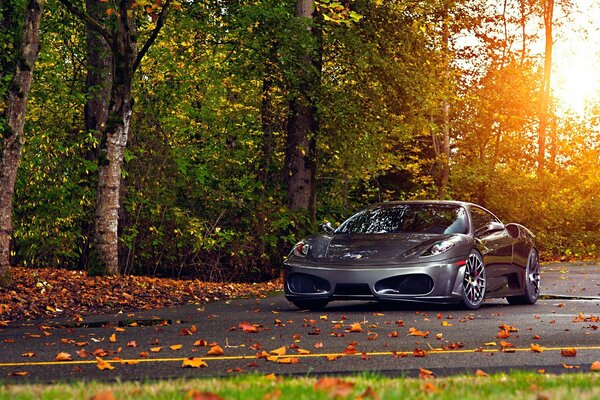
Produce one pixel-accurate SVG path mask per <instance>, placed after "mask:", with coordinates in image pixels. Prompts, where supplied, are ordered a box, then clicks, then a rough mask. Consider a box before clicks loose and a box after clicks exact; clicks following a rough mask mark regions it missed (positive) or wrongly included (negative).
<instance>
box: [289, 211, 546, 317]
mask: <svg viewBox="0 0 600 400" xmlns="http://www.w3.org/2000/svg"><path fill="white" fill-rule="evenodd" d="M322 228H323V230H324V233H323V234H320V235H315V236H312V237H309V238H307V239H304V240H302V241H300V242H299V243H297V244H296V245H295V246H294V248H293V249H292V251H291V253H290V255H289V257H288V259H287V260H286V261H285V263H284V265H285V273H284V290H285V296H286V298H287V299H288V300H289V301H291V302H292V303H294V304H295V305H296V306H298V307H299V308H302V309H319V308H323V307H325V306H326V305H327V304H328V303H329V302H331V301H334V300H398V301H417V302H437V303H462V304H463V305H464V306H465V307H467V308H468V309H477V308H479V307H480V306H481V304H482V302H483V299H484V298H487V297H505V298H506V299H507V300H508V302H509V303H511V304H534V303H535V302H536V301H537V299H538V297H539V291H540V265H539V256H538V250H537V247H536V244H535V240H534V235H533V234H532V233H531V232H530V231H529V230H528V229H527V228H525V227H524V226H522V225H519V224H514V223H513V224H506V225H505V224H503V223H502V222H501V221H500V220H499V219H498V218H497V217H496V216H495V215H494V214H492V213H491V212H490V211H488V210H486V209H485V208H483V207H480V206H478V205H476V204H472V203H466V202H455V201H407V202H389V203H381V204H376V205H373V206H370V207H367V208H365V209H364V210H362V211H360V212H358V213H356V214H354V215H353V216H351V217H350V218H348V219H347V220H346V221H345V222H343V223H342V224H341V225H340V226H339V227H338V228H337V229H333V228H332V227H331V225H329V224H325V225H323V226H322Z"/></svg>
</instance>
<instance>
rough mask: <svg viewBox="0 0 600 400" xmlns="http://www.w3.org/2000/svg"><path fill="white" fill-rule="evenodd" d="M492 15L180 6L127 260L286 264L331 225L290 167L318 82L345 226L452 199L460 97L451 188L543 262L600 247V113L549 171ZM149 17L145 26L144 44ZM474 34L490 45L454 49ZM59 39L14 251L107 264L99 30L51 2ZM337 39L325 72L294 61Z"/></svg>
mask: <svg viewBox="0 0 600 400" xmlns="http://www.w3.org/2000/svg"><path fill="white" fill-rule="evenodd" d="M3 4H5V3H3ZM483 6H484V4H483V3H482V2H479V1H476V0H473V1H467V2H455V1H422V2H385V1H372V0H359V1H356V2H351V3H346V2H337V1H331V0H321V1H319V2H317V3H316V7H317V10H318V11H319V12H320V14H321V16H322V18H315V19H314V20H313V21H308V20H300V19H298V18H296V17H295V7H296V4H295V2H294V1H289V0H276V1H269V2H265V1H262V0H247V1H230V2H225V3H224V2H222V1H220V0H207V1H204V2H189V3H183V4H181V5H180V7H179V6H178V8H180V10H172V15H171V17H170V20H169V22H168V24H167V25H166V26H165V28H164V30H163V31H162V32H161V35H160V37H159V40H157V42H156V43H155V45H153V46H152V47H151V49H150V51H149V53H148V54H147V56H146V58H145V59H144V60H143V62H142V64H141V65H140V69H139V71H138V73H139V74H138V75H137V78H138V79H137V81H136V83H135V85H136V86H135V88H134V93H135V108H134V113H133V119H132V124H131V129H132V131H131V136H130V143H129V144H128V149H127V151H126V153H125V166H124V169H123V174H122V176H123V180H124V185H123V190H122V193H121V199H122V207H121V209H120V226H119V233H120V238H121V245H122V246H121V249H120V257H121V265H122V271H123V272H125V273H135V274H152V275H170V276H191V275H193V276H197V277H203V278H209V279H214V280H232V279H236V280H248V279H264V278H271V277H273V276H277V275H279V273H280V268H281V264H282V260H283V258H284V257H285V255H286V254H287V252H288V251H289V248H290V246H291V244H292V243H294V241H296V240H297V239H298V238H299V237H301V236H304V235H305V234H308V233H312V232H314V231H315V230H316V229H315V228H316V227H314V226H311V223H310V216H309V215H305V214H302V213H300V212H294V213H292V212H290V211H289V210H288V209H287V208H286V207H285V204H286V196H285V191H286V188H285V179H284V176H283V171H285V168H284V167H285V166H284V153H285V150H286V149H285V143H286V129H287V123H288V114H289V109H288V104H289V100H290V99H291V98H294V97H295V96H297V95H298V94H299V93H300V92H302V91H303V90H305V88H306V87H307V85H305V83H306V80H309V79H310V80H316V81H317V82H315V81H313V82H312V83H315V84H314V85H308V86H309V87H314V88H316V89H315V90H311V92H310V93H302V94H303V95H306V97H307V98H310V99H312V100H314V101H315V103H316V106H317V111H318V121H319V129H318V131H317V132H316V133H315V139H316V143H317V149H316V150H317V151H316V157H317V159H316V161H317V164H318V175H317V208H318V210H317V212H318V216H317V220H329V221H331V222H333V223H334V224H335V223H339V222H342V220H343V219H344V218H345V217H347V216H348V215H349V213H351V212H352V211H354V210H356V209H358V208H359V207H362V206H363V205H364V204H365V203H371V202H375V201H384V200H394V199H411V198H431V197H434V196H436V194H437V193H438V187H437V183H438V182H439V176H440V172H441V168H440V165H441V163H440V156H439V148H438V147H439V141H440V139H441V136H442V133H443V127H444V115H443V109H442V104H443V103H447V104H449V105H450V110H451V114H450V122H449V128H450V132H451V138H450V139H451V157H450V161H451V179H450V183H449V188H448V189H449V190H448V191H449V193H450V196H451V197H452V198H455V199H460V200H470V201H474V202H478V203H481V204H482V205H484V206H488V207H489V208H490V209H491V210H493V211H495V212H496V213H497V214H498V216H500V217H501V218H502V219H503V220H504V221H511V222H520V223H522V224H524V225H526V226H527V227H529V228H530V229H531V230H533V231H534V233H535V234H536V235H537V237H538V239H539V242H540V244H541V245H542V256H549V255H552V256H556V257H559V256H572V257H589V256H591V255H596V254H597V253H598V246H599V245H600V237H599V236H598V232H600V229H599V228H600V226H598V221H599V220H600V218H598V217H597V216H598V215H600V210H599V209H598V205H597V204H598V202H597V195H598V193H600V181H599V178H598V177H599V176H600V173H599V172H600V165H598V160H599V154H598V151H599V149H598V143H599V142H600V139H599V138H598V134H597V126H598V123H599V120H600V111H599V110H591V114H590V115H591V117H590V118H588V119H587V120H586V121H585V122H582V121H581V120H578V119H577V118H566V117H563V118H561V119H557V121H556V124H555V128H556V132H557V134H556V139H555V140H554V141H553V142H552V143H551V144H550V146H549V147H550V148H551V149H555V150H556V155H555V156H554V159H553V162H550V163H549V164H550V165H551V167H550V168H549V169H548V171H546V172H545V173H544V174H542V175H538V174H537V172H536V166H537V165H536V154H537V149H536V132H537V120H538V116H537V113H538V111H537V102H538V95H539V76H540V63H539V60H536V59H534V58H532V57H528V56H523V55H522V54H521V53H520V52H516V51H513V50H512V49H510V48H509V46H508V44H507V42H503V40H502V34H503V29H502V21H501V18H500V16H498V15H496V14H494V13H497V11H498V10H490V9H485V8H484V7H483ZM2 10H4V9H2ZM151 26H152V24H149V23H148V24H141V25H140V35H147V34H148V30H149V29H150V28H151ZM308 28H311V29H317V30H318V31H319V35H313V34H310V32H309V30H308ZM2 32H3V33H1V35H4V34H5V33H7V32H9V31H6V30H3V31H2ZM10 32H12V31H10ZM465 32H471V33H473V35H475V36H476V37H477V38H478V39H479V40H480V43H481V46H479V47H477V46H473V48H470V47H468V46H466V47H460V46H459V45H458V44H456V43H454V41H453V40H454V39H453V38H454V37H455V36H453V35H458V34H459V33H461V34H464V33H465ZM446 33H447V34H449V35H450V36H451V38H450V39H449V40H448V43H446V42H445V40H444V35H445V34H446ZM11 34H12V33H11ZM2 38H3V39H4V36H2ZM515 40H516V39H515ZM528 40H529V39H528ZM316 41H322V46H321V43H316ZM43 42H44V43H43V47H42V48H43V51H42V53H41V54H40V59H39V63H38V65H37V66H36V71H35V73H36V76H35V81H34V90H33V93H32V99H31V105H30V109H29V115H30V118H29V120H28V125H27V140H28V144H27V145H26V147H25V151H24V154H23V162H22V164H21V168H20V171H19V178H18V182H17V191H16V193H17V195H16V201H15V210H14V215H15V219H14V220H15V235H14V236H15V243H16V247H15V249H16V253H17V254H16V258H17V260H18V261H19V263H21V264H24V265H44V266H45V265H62V266H65V265H66V266H72V267H81V266H83V265H84V264H85V263H86V261H88V263H89V261H90V260H92V261H93V259H94V255H93V254H90V253H89V251H88V247H89V237H90V233H91V229H92V227H91V225H92V221H93V216H94V205H95V192H96V178H95V174H96V172H97V164H96V163H94V162H91V161H89V160H90V159H93V157H90V154H95V153H96V151H97V149H98V147H99V146H100V143H98V141H97V139H95V137H94V135H92V134H91V133H89V132H85V129H84V123H83V104H84V102H85V95H84V93H86V87H85V72H86V71H85V55H86V49H85V28H84V27H83V26H82V25H81V23H80V22H77V21H76V20H74V19H73V18H72V17H71V16H70V15H68V13H66V12H65V11H64V10H63V9H62V8H61V7H58V6H57V5H56V4H54V3H52V2H51V3H49V4H48V8H47V11H46V15H45V22H44V26H43ZM3 43H4V40H3ZM321 48H322V52H321V53H320V54H317V56H319V57H317V58H318V59H319V60H321V63H322V65H320V66H319V65H316V66H313V67H312V68H309V69H306V70H304V71H302V72H300V73H299V72H297V71H298V70H299V66H300V65H305V64H306V63H305V57H306V56H307V54H308V55H310V53H308V52H311V51H321V50H315V49H321ZM0 54H1V55H0V57H5V55H6V54H8V53H4V52H1V53H0ZM2 60H4V58H2ZM2 62H4V61H2ZM7 76H8V75H3V76H2V82H5V81H6V79H7V78H6V77H7ZM0 84H1V83H0ZM548 157H549V158H550V157H551V156H550V155H548ZM507 199H508V200H507ZM92 264H93V262H92Z"/></svg>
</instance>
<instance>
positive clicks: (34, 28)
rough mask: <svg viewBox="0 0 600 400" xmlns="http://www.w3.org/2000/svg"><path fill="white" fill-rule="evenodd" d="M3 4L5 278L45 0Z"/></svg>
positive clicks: (1, 256)
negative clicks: (16, 183) (18, 175)
mask: <svg viewBox="0 0 600 400" xmlns="http://www.w3.org/2000/svg"><path fill="white" fill-rule="evenodd" d="M0 4H1V5H0V11H1V13H2V14H1V16H0V18H2V19H1V20H0V24H1V25H0V39H2V43H1V45H2V56H0V59H1V62H2V71H1V72H0V74H1V75H0V78H1V79H0V80H1V81H2V82H8V84H7V85H6V86H5V85H4V83H0V89H1V96H2V97H1V100H0V107H1V109H0V131H1V132H2V138H1V141H0V151H1V152H2V156H1V158H0V277H5V276H6V274H7V270H8V267H9V265H10V240H11V234H12V218H11V214H12V205H13V195H14V187H15V179H16V176H17V169H18V167H19V161H20V159H21V153H22V151H23V145H24V144H25V135H24V127H25V115H26V111H27V100H28V97H29V92H30V89H31V81H32V78H33V68H34V65H35V61H36V59H37V56H38V52H39V48H40V34H39V28H40V21H41V18H42V9H43V6H44V0H29V1H27V2H23V1H18V0H15V1H12V0H9V1H3V2H2V3H0Z"/></svg>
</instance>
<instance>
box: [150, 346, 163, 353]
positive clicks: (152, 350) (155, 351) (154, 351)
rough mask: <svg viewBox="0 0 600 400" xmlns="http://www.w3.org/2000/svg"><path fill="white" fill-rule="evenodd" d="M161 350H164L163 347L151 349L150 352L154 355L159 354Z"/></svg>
mask: <svg viewBox="0 0 600 400" xmlns="http://www.w3.org/2000/svg"><path fill="white" fill-rule="evenodd" d="M161 350H162V347H151V348H150V351H151V352H153V353H158V352H159V351H161Z"/></svg>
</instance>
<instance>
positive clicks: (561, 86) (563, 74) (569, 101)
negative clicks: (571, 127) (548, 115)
mask: <svg viewBox="0 0 600 400" xmlns="http://www.w3.org/2000/svg"><path fill="white" fill-rule="evenodd" d="M599 75H600V66H599V65H598V64H597V63H596V62H595V60H592V59H591V58H590V57H587V59H586V57H584V56H581V57H573V58H571V59H569V60H568V61H566V62H565V63H561V64H559V65H557V66H556V81H555V82H556V85H555V87H554V96H555V97H556V99H557V101H558V107H559V108H562V109H565V110H566V111H572V112H575V113H577V114H580V115H581V114H583V113H584V112H585V110H586V108H587V107H588V106H589V105H590V103H592V102H594V101H596V100H597V99H598V91H599V89H600V85H599V81H598V76H599Z"/></svg>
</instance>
